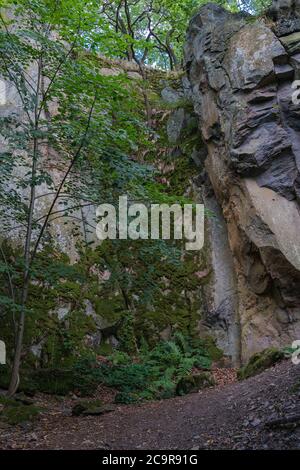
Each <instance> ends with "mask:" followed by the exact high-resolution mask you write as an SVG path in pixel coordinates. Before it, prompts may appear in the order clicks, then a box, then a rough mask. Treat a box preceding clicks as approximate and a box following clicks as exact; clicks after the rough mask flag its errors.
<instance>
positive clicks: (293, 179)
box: [185, 0, 300, 360]
mask: <svg viewBox="0 0 300 470" xmlns="http://www.w3.org/2000/svg"><path fill="white" fill-rule="evenodd" d="M299 20H300V1H298V0H296V1H289V0H284V1H282V0H281V1H280V0H279V1H275V2H274V3H273V5H272V7H271V8H270V9H269V11H268V12H267V17H266V16H265V17H264V18H260V19H257V20H255V21H252V20H251V21H250V22H249V21H248V18H247V15H244V14H231V13H230V12H228V11H225V10H224V9H223V8H222V7H220V6H218V5H215V4H207V5H205V6H203V7H201V8H200V10H199V12H198V13H197V14H196V15H195V16H194V17H193V18H192V20H191V22H190V26H189V30H188V35H187V42H186V46H185V61H186V69H187V75H188V79H189V83H190V86H189V87H186V88H187V89H188V93H189V97H192V100H193V104H194V109H195V112H196V113H197V115H198V117H199V127H200V130H201V137H202V139H203V141H204V142H205V144H206V147H207V152H208V156H207V158H206V161H205V167H206V171H207V173H208V176H209V179H210V181H211V184H212V187H213V190H214V193H215V196H216V199H217V201H218V203H219V205H220V207H221V208H222V212H223V216H224V218H225V221H226V224H227V231H228V240H229V245H230V248H231V252H232V255H233V260H234V269H235V274H236V279H237V288H236V294H237V298H238V314H236V312H235V313H234V312H231V314H230V313H228V311H227V310H228V309H226V308H225V307H224V308H223V310H224V309H225V310H226V312H227V313H226V315H225V317H224V321H225V323H227V324H230V323H231V324H232V322H233V318H239V321H240V332H241V338H240V340H241V348H242V359H243V360H245V359H247V358H248V357H249V356H250V355H251V354H252V353H254V352H256V351H257V350H260V349H263V348H265V347H268V346H269V345H275V346H283V345H287V344H291V342H292V341H293V340H295V339H298V338H300V323H299V317H300V235H299V234H300V215H299V199H300V191H299V189H300V184H299V182H300V124H299V122H300V120H299V117H300V107H299V106H298V105H297V104H295V103H293V101H292V94H293V89H292V83H293V80H294V79H295V78H299V76H300V75H299V69H300V67H299V66H300V23H299ZM220 308H221V307H219V309H220ZM223 310H222V311H223ZM225 310H224V311H225ZM212 315H214V316H215V315H217V316H218V318H219V321H220V318H221V317H222V312H221V311H220V310H218V309H217V310H213V311H212ZM228 315H229V317H230V318H229V319H228ZM225 318H226V320H225ZM224 328H225V329H226V325H224ZM238 331H239V330H238V329H236V334H239V333H238ZM236 339H237V340H238V338H236Z"/></svg>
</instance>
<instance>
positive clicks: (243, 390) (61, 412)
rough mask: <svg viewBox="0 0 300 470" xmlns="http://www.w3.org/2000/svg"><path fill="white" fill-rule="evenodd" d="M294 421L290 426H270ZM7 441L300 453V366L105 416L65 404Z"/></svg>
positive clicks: (5, 444) (11, 432)
mask: <svg viewBox="0 0 300 470" xmlns="http://www.w3.org/2000/svg"><path fill="white" fill-rule="evenodd" d="M49 406H50V407H51V403H49ZM297 415H298V421H297V419H296V418H295V416H297ZM290 416H292V417H293V418H292V423H289V424H287V423H285V424H284V425H283V427H282V426H280V425H279V424H278V423H277V424H276V423H275V425H274V426H273V427H270V426H268V425H267V423H268V422H270V421H272V420H275V419H277V418H284V419H286V418H287V417H288V418H289V417H290ZM0 442H1V444H0V446H1V448H27V449H28V448H29V449H148V450H149V449H165V450H166V449H198V448H200V449H300V366H295V365H293V364H292V363H291V362H290V361H285V362H283V363H281V364H278V365H277V366H275V367H274V368H272V369H269V370H267V371H265V372H263V373H262V374H260V375H258V376H256V377H252V378H250V379H248V380H246V381H244V382H238V383H234V384H230V385H226V386H221V387H218V388H215V389H208V390H206V391H203V392H199V393H197V394H192V395H188V396H185V397H182V398H175V399H171V400H164V401H161V402H155V403H148V404H144V405H142V406H139V407H136V406H123V407H118V408H117V409H116V410H115V411H114V412H112V413H109V414H106V415H103V416H98V417H71V416H68V410H67V409H66V403H65V402H61V403H60V405H59V407H57V405H56V408H55V407H53V410H52V412H50V413H49V412H48V413H47V414H45V415H44V416H43V418H42V420H41V421H39V422H38V423H37V424H36V425H35V427H34V429H27V428H26V427H25V428H24V429H22V428H21V429H20V428H19V429H18V430H16V429H13V428H6V429H3V430H2V431H1V441H0Z"/></svg>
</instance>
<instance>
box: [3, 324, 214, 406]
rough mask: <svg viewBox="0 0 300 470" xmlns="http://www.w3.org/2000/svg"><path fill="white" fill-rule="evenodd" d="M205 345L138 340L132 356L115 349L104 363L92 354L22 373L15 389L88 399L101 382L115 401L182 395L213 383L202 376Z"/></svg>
mask: <svg viewBox="0 0 300 470" xmlns="http://www.w3.org/2000/svg"><path fill="white" fill-rule="evenodd" d="M209 343H210V344H211V340H209ZM206 345H207V340H206V339H199V338H197V339H193V340H192V339H190V338H186V337H184V336H183V335H181V334H180V333H177V334H175V335H174V337H173V339H172V340H170V341H161V342H159V343H158V344H157V345H156V346H155V347H154V348H150V347H149V346H148V345H147V343H146V342H145V341H143V342H142V344H141V345H140V348H139V353H138V354H137V355H135V356H130V355H129V354H128V353H126V352H122V351H115V352H114V353H113V354H112V355H111V356H108V363H102V362H100V363H99V362H98V361H97V359H96V357H95V355H92V354H89V355H85V356H82V357H81V358H80V359H78V360H77V362H75V363H74V364H73V366H72V367H70V368H69V369H37V370H35V371H33V370H31V369H30V368H27V369H24V370H22V379H21V384H20V390H22V391H24V392H35V391H40V392H44V393H49V394H55V395H66V394H68V393H69V392H76V393H78V394H80V395H82V396H91V395H93V394H94V393H95V390H96V389H97V386H98V385H99V384H105V385H107V386H109V387H113V388H114V389H116V390H118V394H117V395H116V402H117V403H135V402H140V401H143V400H153V399H163V398H170V397H173V396H175V395H176V394H178V395H183V394H185V393H189V392H191V391H194V390H195V389H200V388H203V387H206V386H211V385H213V384H214V382H213V379H212V377H211V374H210V373H209V372H201V371H209V370H210V367H211V363H212V358H211V357H210V356H209V354H208V352H207V349H206ZM0 367H1V370H0V372H1V375H0V386H6V385H7V383H8V377H9V374H8V371H7V368H5V367H4V366H0ZM5 370H6V372H7V373H6V374H5ZM5 376H6V380H5ZM191 385H192V386H191Z"/></svg>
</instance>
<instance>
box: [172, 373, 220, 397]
mask: <svg viewBox="0 0 300 470" xmlns="http://www.w3.org/2000/svg"><path fill="white" fill-rule="evenodd" d="M214 385H215V380H214V378H213V376H212V374H211V373H210V372H201V373H200V374H189V375H187V376H185V377H182V378H181V379H180V380H179V382H178V384H177V386H176V394H177V395H186V394H188V393H194V392H198V390H201V389H203V388H207V387H212V386H214Z"/></svg>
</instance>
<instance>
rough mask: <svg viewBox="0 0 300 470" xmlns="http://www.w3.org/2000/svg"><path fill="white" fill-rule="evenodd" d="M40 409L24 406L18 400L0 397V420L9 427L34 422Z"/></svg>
mask: <svg viewBox="0 0 300 470" xmlns="http://www.w3.org/2000/svg"><path fill="white" fill-rule="evenodd" d="M40 411H41V410H40V408H38V407H37V406H35V405H33V404H30V405H27V404H24V403H22V402H21V401H20V400H13V399H11V398H6V397H0V419H1V420H2V421H4V422H5V423H8V424H11V425H17V424H21V423H24V422H27V421H34V420H35V419H36V418H37V417H38V415H39V413H40Z"/></svg>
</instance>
